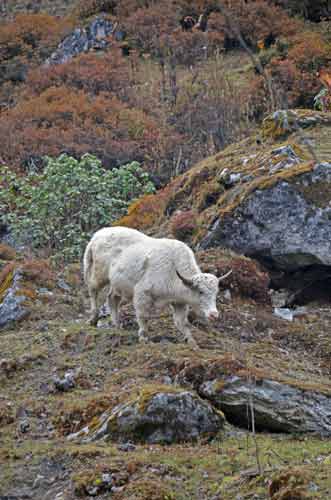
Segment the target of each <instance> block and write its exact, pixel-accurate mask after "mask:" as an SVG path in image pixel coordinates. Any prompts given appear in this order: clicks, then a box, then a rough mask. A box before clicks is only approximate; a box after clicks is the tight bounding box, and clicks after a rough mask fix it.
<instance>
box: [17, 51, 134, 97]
mask: <svg viewBox="0 0 331 500" xmlns="http://www.w3.org/2000/svg"><path fill="white" fill-rule="evenodd" d="M62 85H65V86H66V87H68V88H70V89H76V90H84V91H85V92H87V93H90V94H93V95H96V94H100V93H101V92H111V93H114V94H116V95H117V96H120V97H122V98H123V99H125V97H126V95H127V93H128V90H129V88H130V86H131V85H132V79H131V76H130V64H129V61H128V60H127V59H126V58H124V57H123V56H122V54H121V49H120V48H117V47H114V46H113V47H111V50H110V51H109V52H106V53H104V54H103V55H102V57H100V55H98V54H96V53H93V52H91V53H88V54H81V55H79V56H77V57H75V58H73V59H71V60H70V61H68V62H66V63H64V64H57V65H53V66H49V67H46V68H45V67H43V68H38V69H34V70H32V71H31V72H30V73H29V74H28V78H27V89H26V95H27V96H28V95H30V96H31V95H33V96H35V95H39V94H41V93H42V92H44V91H45V90H47V89H49V88H50V87H61V86H62Z"/></svg>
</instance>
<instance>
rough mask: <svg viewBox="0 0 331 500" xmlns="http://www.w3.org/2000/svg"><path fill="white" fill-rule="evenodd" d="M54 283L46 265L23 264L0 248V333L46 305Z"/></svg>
mask: <svg viewBox="0 0 331 500" xmlns="http://www.w3.org/2000/svg"><path fill="white" fill-rule="evenodd" d="M54 286H55V281H54V276H53V273H52V271H51V269H50V267H49V264H48V263H47V262H46V261H42V260H30V259H27V260H25V259H24V258H23V257H22V256H20V255H18V254H16V251H15V250H14V249H13V248H11V247H9V246H8V245H4V244H2V245H0V330H1V329H3V328H5V327H7V326H11V325H13V324H14V323H17V322H19V321H21V320H23V319H25V318H27V317H28V316H30V314H31V313H32V312H33V311H34V309H38V308H39V307H42V304H44V303H48V302H49V301H50V300H51V299H52V297H53V292H52V291H51V290H50V288H54Z"/></svg>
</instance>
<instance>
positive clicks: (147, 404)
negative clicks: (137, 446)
mask: <svg viewBox="0 0 331 500" xmlns="http://www.w3.org/2000/svg"><path fill="white" fill-rule="evenodd" d="M223 424H224V417H223V415H222V413H220V412H217V411H216V410H215V409H214V408H213V407H212V406H211V405H210V404H209V403H208V402H206V401H203V400H202V399H201V398H199V397H198V396H197V395H196V394H194V393H191V392H188V391H178V392H177V391H176V392H173V391H169V392H167V390H166V389H165V390H164V391H160V390H159V391H156V392H155V391H154V392H152V393H149V392H144V391H142V393H141V394H140V396H139V397H138V398H137V399H136V400H134V401H132V402H129V403H126V404H123V405H120V406H117V407H116V408H114V409H113V410H112V411H109V412H105V413H103V414H102V415H101V417H99V418H98V419H97V420H96V419H93V421H92V423H91V424H90V425H88V426H86V427H84V428H83V429H82V430H81V431H79V432H77V433H75V434H71V435H70V436H69V437H68V439H70V440H72V439H76V438H80V439H81V440H82V442H90V441H95V440H98V439H102V438H109V439H112V440H113V439H118V438H130V439H132V440H135V441H142V442H147V443H168V444H170V443H174V442H180V441H188V440H189V441H191V440H196V439H197V438H199V437H203V436H214V435H216V434H217V432H218V431H219V430H221V429H222V427H223Z"/></svg>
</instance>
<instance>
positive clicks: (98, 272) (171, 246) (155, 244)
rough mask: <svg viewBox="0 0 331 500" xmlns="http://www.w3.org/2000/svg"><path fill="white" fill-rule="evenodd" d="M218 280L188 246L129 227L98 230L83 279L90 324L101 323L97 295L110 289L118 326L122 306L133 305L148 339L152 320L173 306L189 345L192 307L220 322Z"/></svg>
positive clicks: (141, 334) (142, 338) (141, 337)
mask: <svg viewBox="0 0 331 500" xmlns="http://www.w3.org/2000/svg"><path fill="white" fill-rule="evenodd" d="M230 273H231V271H230V272H229V273H227V274H226V275H224V276H222V277H221V278H217V277H216V276H214V275H213V274H208V273H202V272H201V270H200V268H199V266H198V264H197V262H196V260H195V257H194V254H193V252H192V250H191V249H190V248H189V247H188V246H187V245H186V244H185V243H183V242H181V241H178V240H173V239H168V238H151V237H150V236H146V235H145V234H143V233H141V232H139V231H137V230H135V229H129V228H126V227H109V228H103V229H100V230H99V231H97V232H96V233H95V234H94V236H93V237H92V239H91V241H90V242H89V243H88V245H87V247H86V250H85V254H84V278H85V283H86V285H87V287H88V290H89V295H90V298H91V319H90V323H91V324H94V325H96V324H97V322H98V306H97V296H98V292H99V291H100V290H101V289H102V288H104V287H105V286H106V285H109V292H108V303H109V307H110V310H111V316H112V320H113V322H114V324H115V326H119V306H120V303H121V302H122V301H132V302H133V305H134V308H135V312H136V317H137V321H138V325H139V340H140V341H145V340H146V336H145V334H146V331H147V320H148V318H149V317H150V316H151V315H152V313H153V312H154V311H155V310H156V309H159V308H162V307H165V306H170V307H171V309H172V313H173V319H174V323H175V325H176V327H177V328H178V330H179V331H180V332H181V333H183V335H184V338H185V340H186V341H187V342H188V343H190V344H192V345H196V344H195V341H194V339H193V337H192V335H191V332H190V328H189V322H188V318H187V316H188V311H189V308H192V310H193V311H194V312H195V313H196V314H197V315H198V316H199V317H202V318H203V319H206V320H215V319H217V318H218V310H217V306H216V296H217V293H218V285H219V282H220V281H221V280H223V279H225V278H226V277H227V276H228V275H229V274H230Z"/></svg>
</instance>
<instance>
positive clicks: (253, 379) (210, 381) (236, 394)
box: [176, 356, 331, 436]
mask: <svg viewBox="0 0 331 500" xmlns="http://www.w3.org/2000/svg"><path fill="white" fill-rule="evenodd" d="M176 380H177V382H178V383H180V384H181V385H183V386H189V387H194V389H195V390H196V391H197V392H198V393H199V395H200V396H201V397H203V398H205V399H207V400H208V401H210V402H211V403H212V404H213V405H214V406H215V407H216V408H218V409H219V410H221V411H222V412H224V414H225V416H226V418H227V419H228V420H229V421H230V422H232V423H234V424H236V425H240V426H244V427H247V428H249V429H250V428H251V425H252V422H251V421H252V410H253V414H254V421H255V427H256V429H257V430H261V431H272V432H300V433H307V432H316V433H319V434H321V435H327V436H331V387H330V386H323V385H320V386H318V385H317V384H315V385H314V384H311V385H309V384H305V382H304V381H300V380H293V379H288V380H286V378H284V377H279V378H278V379H276V378H273V375H272V374H271V373H266V372H262V371H261V370H257V369H248V367H247V366H246V365H245V363H243V362H241V361H239V360H237V359H235V358H231V357H229V356H228V357H224V358H220V359H217V360H213V361H211V362H208V363H207V362H201V363H200V364H198V365H194V364H190V363H188V364H186V366H182V367H181V369H180V371H179V373H178V374H177V378H176Z"/></svg>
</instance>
